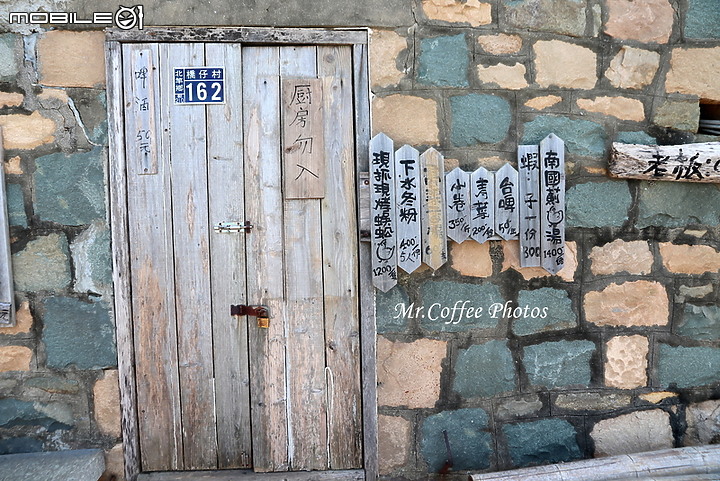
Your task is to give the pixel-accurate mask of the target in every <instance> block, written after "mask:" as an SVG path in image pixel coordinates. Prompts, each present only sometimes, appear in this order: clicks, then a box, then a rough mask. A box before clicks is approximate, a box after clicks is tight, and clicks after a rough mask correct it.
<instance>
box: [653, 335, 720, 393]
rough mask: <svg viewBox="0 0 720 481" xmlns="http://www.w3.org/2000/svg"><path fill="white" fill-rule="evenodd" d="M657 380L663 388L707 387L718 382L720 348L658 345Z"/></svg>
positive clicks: (719, 374)
mask: <svg viewBox="0 0 720 481" xmlns="http://www.w3.org/2000/svg"><path fill="white" fill-rule="evenodd" d="M659 351H660V352H659V356H658V357H659V360H658V380H659V381H660V385H661V386H663V387H671V386H673V385H674V386H675V387H677V388H686V387H695V386H707V385H711V384H717V383H718V382H720V348H717V347H683V346H677V347H673V346H669V345H667V344H660V349H659Z"/></svg>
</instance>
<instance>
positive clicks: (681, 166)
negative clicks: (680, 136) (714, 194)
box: [609, 142, 720, 183]
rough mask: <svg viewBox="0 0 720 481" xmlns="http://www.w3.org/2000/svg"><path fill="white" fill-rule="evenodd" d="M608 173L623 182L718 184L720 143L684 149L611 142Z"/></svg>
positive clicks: (673, 146) (691, 146) (678, 146)
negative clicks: (625, 180) (649, 181)
mask: <svg viewBox="0 0 720 481" xmlns="http://www.w3.org/2000/svg"><path fill="white" fill-rule="evenodd" d="M609 172H610V175H611V176H613V177H620V178H624V179H643V180H669V181H680V182H713V183H720V142H706V143H701V144H685V145H635V144H621V143H618V142H614V143H613V148H612V155H611V157H610V165H609Z"/></svg>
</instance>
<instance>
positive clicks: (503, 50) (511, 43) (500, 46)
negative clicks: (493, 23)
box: [478, 33, 523, 55]
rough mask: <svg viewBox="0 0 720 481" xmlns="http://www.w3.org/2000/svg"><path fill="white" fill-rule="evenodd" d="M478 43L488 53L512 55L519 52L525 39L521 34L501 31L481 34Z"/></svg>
mask: <svg viewBox="0 0 720 481" xmlns="http://www.w3.org/2000/svg"><path fill="white" fill-rule="evenodd" d="M478 43H479V44H480V46H481V47H482V49H483V50H485V51H486V52H487V53H489V54H492V55H510V54H513V53H518V52H519V51H520V49H521V48H522V45H523V41H522V37H521V36H520V35H508V34H506V33H499V34H497V35H480V36H479V37H478Z"/></svg>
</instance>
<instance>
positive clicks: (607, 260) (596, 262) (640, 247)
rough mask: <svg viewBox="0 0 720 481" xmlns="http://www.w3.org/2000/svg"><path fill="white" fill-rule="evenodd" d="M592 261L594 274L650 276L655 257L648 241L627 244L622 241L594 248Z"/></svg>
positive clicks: (591, 267)
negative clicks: (623, 273)
mask: <svg viewBox="0 0 720 481" xmlns="http://www.w3.org/2000/svg"><path fill="white" fill-rule="evenodd" d="M590 260H591V261H592V264H591V265H590V270H591V271H592V273H593V274H595V275H604V276H607V275H612V274H618V273H620V272H627V273H628V274H650V272H651V271H652V265H653V255H652V252H650V246H649V245H648V243H647V242H646V241H629V242H625V241H624V240H622V239H615V240H614V241H612V242H610V243H608V244H605V245H603V246H597V247H593V248H592V251H591V252H590Z"/></svg>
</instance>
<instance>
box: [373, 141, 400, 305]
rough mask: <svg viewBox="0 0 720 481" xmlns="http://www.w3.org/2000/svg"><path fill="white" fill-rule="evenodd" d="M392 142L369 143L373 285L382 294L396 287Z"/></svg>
mask: <svg viewBox="0 0 720 481" xmlns="http://www.w3.org/2000/svg"><path fill="white" fill-rule="evenodd" d="M393 154H394V149H393V141H392V139H390V137H388V136H387V135H385V134H377V135H376V136H375V137H373V138H372V139H371V140H370V184H371V188H370V209H371V221H372V225H371V233H370V235H371V239H372V278H373V285H374V286H375V287H377V288H378V289H380V290H381V291H383V292H387V291H389V290H390V289H391V288H392V287H393V286H394V285H395V284H397V245H396V239H397V237H396V232H397V231H396V224H395V219H396V213H395V209H396V202H395V189H394V187H393V180H394V179H395V162H394V160H393V157H394V155H393Z"/></svg>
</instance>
